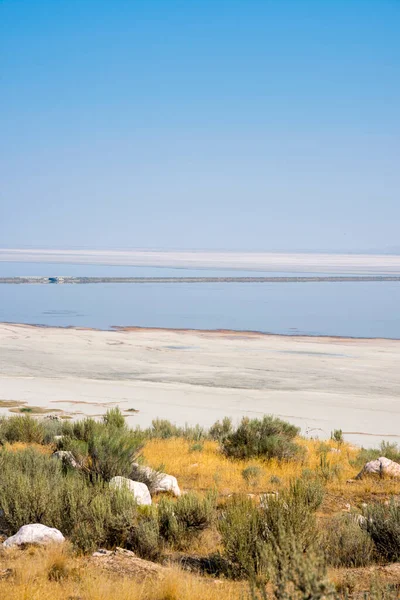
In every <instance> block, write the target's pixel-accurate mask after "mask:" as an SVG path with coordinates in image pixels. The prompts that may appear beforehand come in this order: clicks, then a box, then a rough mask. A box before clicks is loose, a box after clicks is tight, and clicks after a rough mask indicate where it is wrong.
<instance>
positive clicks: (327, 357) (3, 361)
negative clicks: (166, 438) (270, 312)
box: [0, 324, 400, 445]
mask: <svg viewBox="0 0 400 600" xmlns="http://www.w3.org/2000/svg"><path fill="white" fill-rule="evenodd" d="M399 364H400V341H398V340H379V339H376V340H360V339H347V338H316V337H286V336H274V335H263V334H257V333H249V334H247V333H240V332H200V331H175V330H158V329H137V328H133V329H119V330H117V331H94V330H85V329H59V328H47V327H46V328H44V327H33V326H28V325H10V324H0V400H2V401H3V406H2V407H1V408H0V412H1V413H3V414H5V413H8V411H9V410H10V409H9V407H5V406H4V401H18V402H26V403H27V405H28V406H39V407H43V408H48V409H50V410H56V409H58V410H62V411H64V412H65V413H67V414H70V415H73V416H74V415H76V414H88V415H101V414H103V413H104V412H105V410H106V408H107V407H108V406H115V405H118V406H120V408H121V409H122V410H123V411H125V410H127V409H137V410H138V411H139V412H138V413H135V414H132V413H131V414H130V413H129V412H127V413H126V414H127V418H128V421H129V422H130V423H131V424H132V425H133V424H135V423H137V424H140V425H148V424H150V422H151V420H152V419H153V418H155V417H160V418H167V419H170V420H172V421H174V422H177V423H180V424H183V423H185V422H188V423H191V424H194V423H200V424H202V425H206V426H208V425H210V424H212V423H213V422H214V421H215V420H217V419H219V418H221V417H223V416H225V415H229V416H231V417H233V419H234V420H235V421H237V420H239V418H240V417H242V416H243V415H248V416H250V417H257V416H260V415H263V414H265V413H272V414H275V415H278V416H280V417H282V418H285V419H287V420H289V421H291V422H293V423H295V424H297V425H299V426H300V427H301V428H302V431H303V433H307V434H308V435H315V436H318V437H320V438H325V437H329V434H330V432H331V430H332V429H334V428H341V429H343V430H344V431H345V432H346V438H347V439H348V440H349V441H352V442H354V443H358V444H363V445H377V444H378V443H379V442H380V440H382V439H388V440H392V441H398V442H400V428H399V423H400V376H399V374H398V367H399Z"/></svg>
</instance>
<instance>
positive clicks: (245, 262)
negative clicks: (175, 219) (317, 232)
mask: <svg viewBox="0 0 400 600" xmlns="http://www.w3.org/2000/svg"><path fill="white" fill-rule="evenodd" d="M1 261H7V262H10V261H11V262H15V261H19V262H21V261H22V262H40V263H59V264H62V263H65V264H68V263H71V264H72V263H73V264H83V265H85V264H86V265H90V264H93V265H130V266H141V267H143V266H147V267H150V266H152V267H179V268H186V269H196V268H197V269H199V268H200V269H201V268H208V269H244V270H262V271H268V272H294V273H296V272H307V273H341V274H345V273H353V274H357V273H358V274H365V275H366V274H380V275H383V274H385V273H386V274H392V275H394V274H399V273H400V256H399V255H387V254H381V255H378V254H328V253H326V254H313V253H308V254H307V253H284V252H194V251H188V252H170V251H156V250H57V249H26V248H20V249H18V248H14V249H6V248H3V249H2V248H0V262H1Z"/></svg>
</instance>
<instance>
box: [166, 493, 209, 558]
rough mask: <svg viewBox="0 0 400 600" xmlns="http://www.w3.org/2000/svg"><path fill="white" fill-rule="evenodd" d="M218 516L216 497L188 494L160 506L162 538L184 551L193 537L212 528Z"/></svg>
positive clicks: (167, 500)
mask: <svg viewBox="0 0 400 600" xmlns="http://www.w3.org/2000/svg"><path fill="white" fill-rule="evenodd" d="M215 516H216V496H215V495H214V494H213V493H208V494H206V495H205V496H199V495H198V494H195V493H193V492H192V493H188V494H185V495H184V496H180V497H179V498H178V499H177V500H172V499H170V498H163V499H162V500H161V501H160V502H159V504H158V523H159V532H160V536H161V537H162V538H163V539H164V540H165V541H166V542H167V543H168V544H170V545H171V546H173V547H175V548H178V549H184V548H185V547H186V546H187V544H188V543H189V542H190V541H191V540H192V539H193V537H195V536H197V535H199V534H200V533H201V531H203V530H204V529H206V528H207V527H210V526H211V524H212V523H213V522H214V520H215Z"/></svg>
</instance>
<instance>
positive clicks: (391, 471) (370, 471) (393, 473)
mask: <svg viewBox="0 0 400 600" xmlns="http://www.w3.org/2000/svg"><path fill="white" fill-rule="evenodd" d="M366 475H378V476H379V477H395V478H400V464H399V463H397V462H394V461H393V460H390V459H389V458H385V457H384V456H381V457H380V458H377V459H376V460H371V461H370V462H367V463H366V464H365V465H364V467H363V468H362V469H361V471H360V472H359V474H358V475H357V477H356V479H362V478H363V477H365V476H366Z"/></svg>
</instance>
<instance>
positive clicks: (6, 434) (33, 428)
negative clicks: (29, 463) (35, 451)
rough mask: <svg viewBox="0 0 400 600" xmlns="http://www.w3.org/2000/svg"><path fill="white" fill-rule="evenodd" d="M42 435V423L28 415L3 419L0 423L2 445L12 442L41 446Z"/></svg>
mask: <svg viewBox="0 0 400 600" xmlns="http://www.w3.org/2000/svg"><path fill="white" fill-rule="evenodd" d="M44 435H45V431H44V426H43V422H42V421H40V420H38V419H35V418H33V417H31V416H30V415H21V416H16V417H6V418H4V417H3V418H2V419H1V421H0V441H1V442H2V443H3V444H4V443H5V442H9V443H10V444H12V443H14V442H25V443H28V444H31V443H36V444H41V443H43V439H44Z"/></svg>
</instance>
